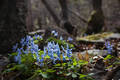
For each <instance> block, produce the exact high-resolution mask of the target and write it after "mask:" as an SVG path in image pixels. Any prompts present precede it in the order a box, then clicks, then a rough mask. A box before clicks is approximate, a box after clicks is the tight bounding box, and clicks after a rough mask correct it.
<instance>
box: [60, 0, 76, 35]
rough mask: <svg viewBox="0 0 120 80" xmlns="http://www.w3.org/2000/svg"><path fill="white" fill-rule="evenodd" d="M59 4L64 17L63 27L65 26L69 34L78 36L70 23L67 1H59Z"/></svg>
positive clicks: (62, 20)
mask: <svg viewBox="0 0 120 80" xmlns="http://www.w3.org/2000/svg"><path fill="white" fill-rule="evenodd" d="M59 4H60V6H61V15H62V19H61V26H63V27H64V28H65V29H66V31H67V32H68V33H69V34H71V35H74V36H76V35H77V33H76V32H77V31H76V30H77V29H75V27H74V26H73V25H72V24H71V23H70V22H69V18H68V7H67V0H59Z"/></svg>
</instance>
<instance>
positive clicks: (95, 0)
mask: <svg viewBox="0 0 120 80" xmlns="http://www.w3.org/2000/svg"><path fill="white" fill-rule="evenodd" d="M92 6H93V12H92V14H91V17H90V19H89V21H88V27H87V30H86V33H87V34H92V33H99V32H101V31H102V29H103V26H104V19H105V17H104V14H103V10H102V0H92Z"/></svg>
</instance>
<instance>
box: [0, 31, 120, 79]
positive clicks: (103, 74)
mask: <svg viewBox="0 0 120 80" xmlns="http://www.w3.org/2000/svg"><path fill="white" fill-rule="evenodd" d="M50 41H57V42H58V44H59V40H57V39H56V38H55V39H52V38H51V39H50ZM72 41H73V42H72ZM68 42H69V43H70V44H73V45H74V49H73V52H72V54H73V57H76V59H77V62H74V59H73V64H72V65H74V66H77V65H79V63H78V62H79V60H83V61H87V63H88V64H85V65H83V66H82V67H80V68H81V69H82V70H80V73H81V74H79V75H80V76H81V75H82V74H84V75H82V76H83V77H79V78H78V77H77V76H78V74H77V73H75V74H73V72H72V78H71V76H70V75H69V77H70V78H68V77H66V76H63V74H62V73H61V74H60V75H59V76H62V77H66V79H67V80H78V79H79V80H120V34H118V33H111V32H105V33H100V34H94V35H88V36H84V37H77V39H76V40H75V41H74V40H71V41H68ZM62 43H63V42H60V45H61V44H62ZM42 45H45V44H42ZM63 45H64V44H63ZM12 58H13V57H12ZM62 58H63V57H62ZM10 64H11V65H10ZM12 64H13V61H12V59H11V58H10V59H9V57H8V56H7V57H6V56H3V55H0V73H2V74H0V79H1V80H21V79H23V77H25V76H23V75H26V74H22V73H21V72H20V71H19V69H17V68H15V69H14V67H13V65H12ZM14 65H15V64H14ZM37 65H38V64H37ZM72 65H71V67H72ZM80 65H81V64H80ZM8 66H9V67H10V68H8ZM11 67H13V68H11ZM34 67H36V66H34ZM71 67H70V68H71ZM74 68H75V69H78V68H77V67H74ZM6 69H7V72H6ZM8 69H9V71H8ZM11 69H13V71H12V72H11V71H10V70H11ZM20 70H21V69H20ZM50 70H51V68H50ZM16 71H17V73H16ZM28 72H29V71H28ZM28 72H27V74H28ZM66 72H67V71H66ZM68 72H69V71H68ZM76 72H77V71H76ZM30 73H31V72H30ZM53 73H54V71H53ZM31 75H32V73H31ZM41 75H42V77H43V78H45V79H42V80H49V79H48V78H46V75H43V74H41ZM64 75H65V74H64ZM85 75H87V76H88V75H89V76H90V77H91V78H90V79H87V77H86V76H85ZM18 77H22V78H21V79H19V78H18ZM28 77H30V75H27V78H28ZM32 77H33V76H32ZM54 77H55V76H54ZM25 78H26V77H25ZM40 78H41V77H40ZM50 79H52V78H50ZM66 79H63V78H61V80H66ZM25 80H32V79H31V78H30V79H25ZM33 80H39V79H38V78H35V79H33ZM55 80H59V79H55Z"/></svg>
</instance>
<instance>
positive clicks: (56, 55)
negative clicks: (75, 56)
mask: <svg viewBox="0 0 120 80" xmlns="http://www.w3.org/2000/svg"><path fill="white" fill-rule="evenodd" d="M61 48H62V50H61V49H60V46H59V45H58V43H56V44H55V42H54V41H53V42H48V44H47V46H46V47H44V54H43V55H42V56H41V57H42V60H41V61H43V59H44V57H45V56H46V55H48V56H49V57H50V59H51V60H52V61H53V63H54V64H55V62H56V60H58V61H61V60H62V61H65V60H66V58H68V59H70V58H71V56H72V49H69V46H68V44H67V48H66V49H64V47H63V46H61ZM61 57H62V58H61Z"/></svg>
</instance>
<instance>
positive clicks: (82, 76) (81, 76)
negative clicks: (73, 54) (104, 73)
mask: <svg viewBox="0 0 120 80" xmlns="http://www.w3.org/2000/svg"><path fill="white" fill-rule="evenodd" d="M85 77H87V75H84V74H80V77H79V78H80V79H81V78H85Z"/></svg>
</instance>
